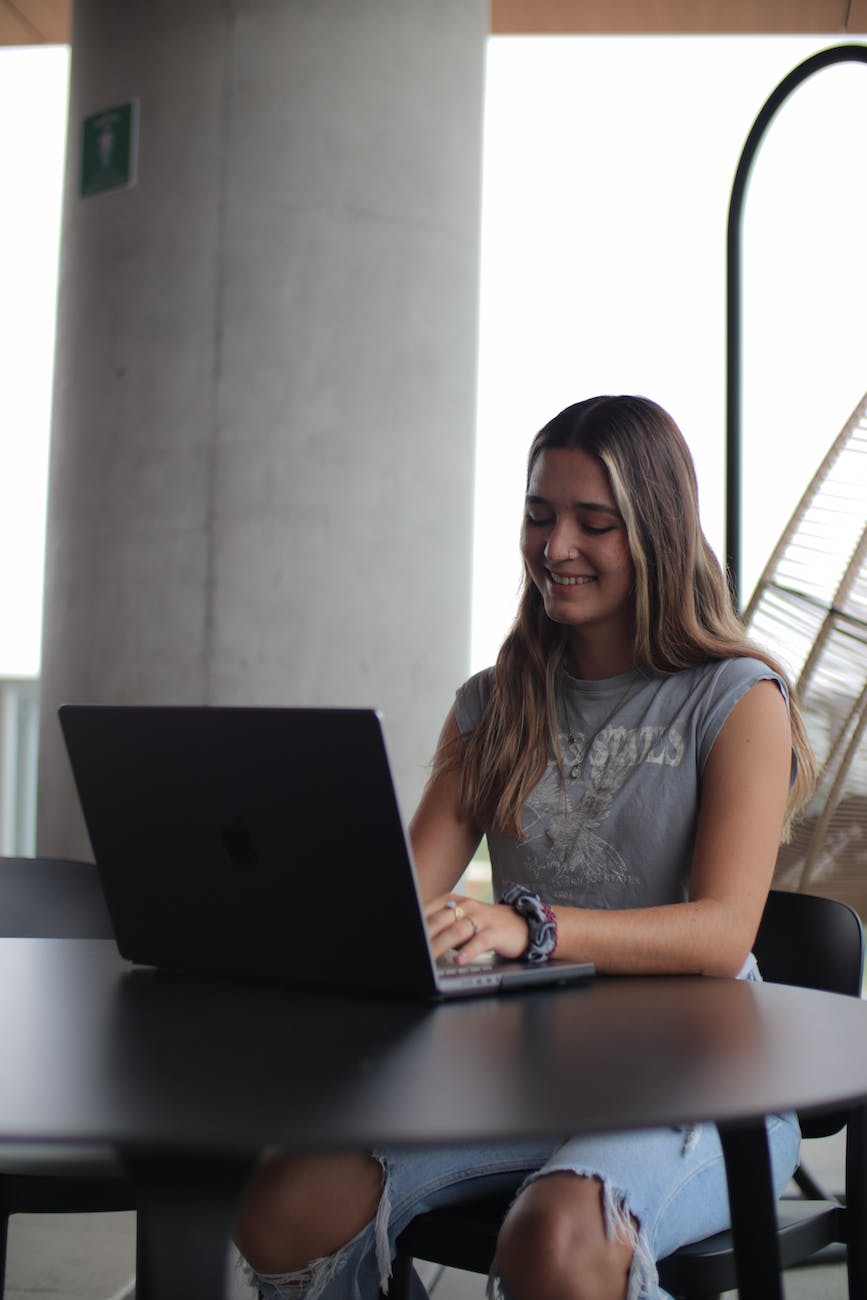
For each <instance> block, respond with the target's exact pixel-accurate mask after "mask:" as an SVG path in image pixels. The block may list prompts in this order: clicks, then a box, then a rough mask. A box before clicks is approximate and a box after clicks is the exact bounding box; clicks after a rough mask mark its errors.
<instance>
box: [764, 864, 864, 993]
mask: <svg viewBox="0 0 867 1300" xmlns="http://www.w3.org/2000/svg"><path fill="white" fill-rule="evenodd" d="M754 950H755V954H756V958H757V959H758V963H759V969H760V971H761V972H762V978H763V979H766V980H770V981H772V982H773V983H774V984H795V985H797V986H798V987H799V988H806V989H822V990H823V991H824V992H826V993H848V994H850V995H851V996H852V997H860V996H861V981H862V978H863V973H864V931H863V928H862V926H861V921H860V918H859V916H858V913H857V912H855V911H854V910H853V909H852V908H851V907H849V905H848V904H847V903H841V902H840V901H839V900H838V899H836V898H821V897H819V896H818V895H817V894H795V893H787V892H786V891H784V890H780V889H772V890H771V892H770V894H769V895H768V901H767V905H766V906H765V911H764V915H763V916H762V921H761V924H760V926H759V933H758V935H757V936H756V942H755V945H754Z"/></svg>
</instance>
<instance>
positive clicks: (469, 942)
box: [425, 894, 530, 966]
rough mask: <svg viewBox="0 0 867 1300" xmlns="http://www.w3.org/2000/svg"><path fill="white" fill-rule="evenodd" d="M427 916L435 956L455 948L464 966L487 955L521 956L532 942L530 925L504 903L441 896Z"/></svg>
mask: <svg viewBox="0 0 867 1300" xmlns="http://www.w3.org/2000/svg"><path fill="white" fill-rule="evenodd" d="M425 916H426V918H427V928H428V934H429V936H430V941H431V947H432V949H433V955H434V957H435V958H436V957H442V955H443V954H444V953H446V952H448V951H449V950H450V949H454V950H455V952H456V954H457V955H456V961H457V963H458V965H461V966H462V965H464V964H465V963H466V962H471V961H475V960H477V959H478V958H479V957H481V956H482V955H483V953H486V952H495V953H497V955H498V956H500V957H510V958H517V957H521V956H522V955H523V953H524V951H525V949H526V947H527V945H528V943H529V942H530V932H529V928H528V926H527V922H526V921H525V920H524V919H523V917H521V916H518V914H517V912H515V911H514V910H513V909H512V908H511V907H507V906H506V905H505V904H504V903H482V902H480V901H479V899H477V898H467V897H466V896H465V895H463V894H441V895H440V896H439V897H438V898H434V899H431V901H430V902H429V903H427V904H425Z"/></svg>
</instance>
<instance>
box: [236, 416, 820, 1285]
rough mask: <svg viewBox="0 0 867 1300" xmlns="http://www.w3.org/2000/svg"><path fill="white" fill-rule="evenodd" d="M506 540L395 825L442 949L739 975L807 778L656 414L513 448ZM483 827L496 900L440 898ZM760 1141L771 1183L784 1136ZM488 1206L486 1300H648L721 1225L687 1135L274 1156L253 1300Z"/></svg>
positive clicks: (788, 704) (544, 434) (788, 1142)
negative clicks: (526, 451)
mask: <svg viewBox="0 0 867 1300" xmlns="http://www.w3.org/2000/svg"><path fill="white" fill-rule="evenodd" d="M521 546H522V553H523V557H524V565H525V584H524V591H523V595H522V599H521V603H520V608H519V612H518V617H517V619H516V621H515V625H514V627H513V629H512V631H511V632H510V634H509V636H508V637H507V638H506V641H505V643H504V645H503V647H502V649H501V651H500V654H499V656H498V659H497V664H496V667H495V668H494V669H492V670H488V671H486V672H483V673H480V674H478V675H477V676H476V677H474V678H472V679H470V681H469V682H467V683H465V684H464V686H462V687H461V689H460V690H459V691H458V693H457V697H456V701H455V705H454V708H453V709H452V711H451V712H450V714H449V716H448V718H447V719H446V723H445V726H444V728H443V732H442V735H441V738H440V742H439V746H438V749H437V754H436V758H435V762H434V768H433V773H432V776H431V779H430V781H429V782H428V785H427V788H426V790H425V793H424V796H423V798H422V801H421V804H420V806H419V808H418V810H417V812H416V815H415V817H414V819H413V822H412V826H411V839H412V844H413V850H414V853H415V856H416V863H417V867H418V872H419V878H420V884H421V888H422V892H423V895H424V897H425V900H426V911H427V918H428V926H429V931H430V936H431V942H432V945H433V950H434V953H435V955H437V956H438V957H444V956H445V955H446V954H447V953H449V954H450V956H451V959H452V960H454V961H456V962H458V963H467V962H471V961H473V960H474V959H477V958H479V957H480V956H481V955H482V954H483V953H486V952H488V951H491V950H493V951H494V952H495V953H497V954H499V955H500V956H503V957H510V958H515V957H522V956H523V957H525V958H526V959H540V960H544V959H545V957H547V956H548V955H550V953H551V952H553V951H555V950H556V952H557V954H558V956H562V957H566V958H578V959H587V958H589V959H590V960H592V961H594V962H595V964H596V966H597V969H598V970H599V971H600V972H606V973H608V972H611V973H644V974H646V973H656V972H662V973H664V972H668V973H675V972H688V973H704V974H709V975H716V976H728V977H740V978H747V979H750V978H752V979H756V978H759V976H758V973H757V971H756V968H755V961H754V960H753V958H752V957H751V954H750V948H751V945H752V942H753V939H754V937H755V934H756V930H757V927H758V923H759V919H760V917H761V914H762V909H763V906H764V902H765V899H766V896H767V892H768V889H769V887H770V883H771V877H772V874H773V867H774V861H775V858H776V852H777V847H778V844H779V841H780V837H781V834H782V832H783V830H784V827H785V826H786V825H787V823H788V820H789V818H790V817H791V815H792V814H793V813H794V812H795V811H797V810H798V808H800V806H801V805H802V804H803V803H804V801H805V800H806V798H807V797H808V795H809V792H810V788H811V783H812V779H813V765H812V759H811V755H810V751H809V746H808V744H807V742H806V738H805V736H804V731H803V726H802V724H801V721H800V716H799V714H798V711H797V707H796V705H795V703H794V702H793V701H792V699H791V695H790V690H789V686H788V683H787V681H786V678H785V676H784V674H783V672H782V671H781V669H780V668H779V667H778V666H777V665H776V664H775V663H774V661H773V660H772V659H771V658H770V657H769V656H768V655H767V654H765V653H764V651H762V650H759V649H758V648H756V647H754V646H752V645H750V644H749V643H748V642H747V641H746V640H745V637H744V634H743V630H742V628H741V625H740V624H739V622H738V620H737V618H736V617H735V615H734V613H733V611H732V609H731V605H730V600H729V594H728V589H727V586H726V583H725V579H724V577H723V575H722V573H721V571H720V568H719V565H718V563H717V561H716V559H715V557H714V556H713V553H712V552H711V550H710V548H709V546H708V544H707V542H706V540H705V538H704V535H703V534H702V531H701V527H700V524H699V518H698V504H697V490H696V483H695V472H694V469H693V465H692V461H691V458H690V455H689V451H688V449H687V446H686V444H685V442H684V440H683V437H682V435H681V434H680V432H679V430H678V429H677V426H676V425H675V424H674V421H673V420H672V419H671V417H670V416H668V415H667V414H666V412H664V411H663V410H662V409H661V408H660V407H659V406H657V405H655V404H654V403H653V402H650V401H647V400H646V399H643V398H634V397H599V398H593V399H590V400H588V401H585V402H579V403H578V404H577V405H575V406H571V407H568V408H567V409H566V410H565V411H563V412H561V414H560V415H558V416H557V417H556V418H555V419H554V420H552V421H551V422H550V423H549V424H548V425H546V426H545V428H544V429H542V431H541V432H540V433H539V434H538V435H537V437H536V438H535V440H534V442H533V445H532V447H531V449H530V457H529V469H528V478H527V496H526V512H525V518H524V524H523V529H522V538H521ZM483 833H484V834H486V835H487V839H488V844H489V848H490V854H491V864H492V872H493V881H494V890H495V894H494V896H495V897H496V898H500V899H501V900H502V901H500V902H498V903H490V904H489V903H483V902H480V901H478V900H475V899H471V898H467V897H464V896H462V895H459V894H456V893H454V892H453V891H454V888H455V885H456V884H457V882H458V881H459V879H460V877H461V875H462V874H463V871H464V869H465V867H466V865H467V863H468V862H469V861H470V859H471V857H472V855H473V853H474V852H475V850H476V847H477V845H478V843H479V841H480V839H481V836H482V834H483ZM640 1068H641V1065H640V1062H638V1061H636V1069H640ZM768 1134H769V1142H770V1148H771V1158H772V1166H773V1171H774V1178H775V1183H776V1186H777V1188H778V1190H781V1189H782V1187H783V1186H785V1183H786V1182H787V1181H788V1178H789V1176H790V1175H791V1172H792V1170H793V1168H794V1166H795V1163H796V1161H797V1151H798V1132H797V1124H796V1122H795V1120H794V1118H793V1117H791V1116H773V1117H771V1118H770V1119H769V1120H768ZM500 1188H508V1189H514V1191H515V1193H516V1196H515V1199H514V1201H513V1204H512V1208H511V1209H510V1211H509V1213H508V1215H507V1217H506V1220H505V1222H504V1224H503V1227H502V1230H501V1233H500V1237H499V1241H498V1250H497V1260H496V1263H495V1267H494V1271H493V1274H492V1279H491V1289H492V1291H493V1292H499V1293H503V1294H506V1295H508V1296H511V1297H512V1298H513V1300H623V1298H624V1297H628V1300H638V1298H639V1297H641V1298H642V1300H644V1298H647V1300H651V1298H654V1297H659V1296H662V1295H663V1293H662V1292H661V1291H660V1290H659V1287H658V1284H657V1281H656V1268H655V1264H654V1260H655V1259H658V1258H661V1257H663V1256H664V1255H666V1254H668V1253H670V1251H672V1250H673V1249H675V1248H676V1247H677V1246H678V1245H681V1244H683V1243H684V1242H686V1241H690V1240H695V1239H697V1238H699V1237H703V1236H705V1235H707V1234H708V1233H711V1232H714V1231H717V1230H719V1229H720V1228H722V1227H725V1226H727V1224H728V1202H727V1193H726V1185H725V1171H724V1166H723V1161H722V1154H721V1150H720V1144H719V1139H718V1136H717V1133H716V1130H715V1128H714V1127H713V1126H711V1125H706V1126H703V1127H702V1128H700V1129H696V1128H693V1129H689V1130H681V1131H675V1130H671V1131H668V1130H654V1131H652V1132H642V1133H631V1134H629V1133H627V1134H622V1135H615V1136H603V1137H597V1138H577V1139H567V1140H566V1141H551V1142H547V1143H546V1142H527V1143H521V1144H512V1145H510V1146H508V1147H504V1146H492V1147H484V1148H483V1147H478V1148H472V1149H467V1148H465V1147H464V1148H461V1149H460V1150H440V1149H437V1150H431V1151H414V1152H390V1151H387V1152H378V1153H376V1154H370V1153H361V1152H356V1153H347V1154H345V1155H337V1156H331V1157H311V1158H294V1157H282V1156H275V1157H272V1158H271V1159H269V1160H267V1161H265V1162H263V1164H262V1166H261V1167H260V1169H259V1170H258V1172H257V1174H256V1176H255V1177H254V1180H253V1183H252V1185H251V1188H250V1190H249V1193H248V1196H247V1198H246V1201H245V1205H244V1209H243V1213H242V1216H241V1220H240V1225H239V1233H238V1243H239V1246H240V1248H241V1250H242V1252H243V1253H244V1255H245V1256H246V1258H247V1259H249V1260H250V1261H251V1263H252V1264H253V1266H254V1267H255V1269H256V1282H257V1285H258V1286H259V1288H260V1291H261V1292H262V1294H263V1295H264V1296H266V1297H271V1296H284V1295H285V1296H301V1295H304V1296H306V1297H309V1298H310V1300H315V1297H317V1296H320V1295H322V1296H326V1297H334V1298H335V1300H336V1298H337V1297H340V1298H341V1300H346V1298H350V1297H351V1298H353V1300H368V1298H369V1300H373V1297H375V1296H376V1294H377V1289H378V1287H379V1285H380V1284H381V1283H382V1284H383V1285H384V1284H385V1282H386V1280H387V1277H388V1272H389V1257H390V1251H391V1249H392V1246H393V1242H394V1238H395V1236H396V1235H397V1233H398V1232H399V1231H400V1230H401V1229H402V1228H403V1226H404V1225H405V1224H406V1223H407V1222H408V1221H409V1219H411V1218H412V1216H413V1214H414V1213H418V1212H420V1211H421V1210H424V1209H428V1208H431V1207H433V1206H434V1205H439V1204H443V1203H448V1202H454V1201H459V1200H460V1199H461V1197H462V1196H466V1195H468V1194H470V1195H474V1194H477V1193H478V1192H479V1191H481V1190H484V1189H488V1190H492V1191H493V1190H496V1189H500ZM422 1294H423V1291H422V1289H421V1287H420V1284H419V1295H422Z"/></svg>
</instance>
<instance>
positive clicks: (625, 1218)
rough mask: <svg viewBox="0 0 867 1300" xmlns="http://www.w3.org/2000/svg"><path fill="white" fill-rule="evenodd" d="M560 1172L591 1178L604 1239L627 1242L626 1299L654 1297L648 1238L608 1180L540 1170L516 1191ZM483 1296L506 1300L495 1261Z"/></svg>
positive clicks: (654, 1279)
mask: <svg viewBox="0 0 867 1300" xmlns="http://www.w3.org/2000/svg"><path fill="white" fill-rule="evenodd" d="M563 1173H567V1174H573V1175H574V1176H575V1177H576V1178H592V1179H593V1180H594V1181H595V1182H597V1183H599V1185H600V1186H601V1188H602V1219H603V1223H604V1225H605V1236H606V1238H607V1239H608V1240H609V1241H614V1240H615V1238H618V1237H619V1238H620V1240H621V1241H625V1242H626V1243H627V1245H628V1246H629V1248H630V1249H631V1251H632V1262H631V1264H630V1266H629V1281H628V1285H627V1291H626V1300H645V1297H647V1296H652V1295H655V1293H656V1286H657V1282H658V1274H657V1271H656V1261H655V1259H654V1258H653V1255H652V1254H651V1252H650V1247H649V1246H648V1244H647V1238H646V1237H645V1235H644V1233H643V1232H642V1231H641V1229H640V1227H638V1228H637V1227H636V1226H635V1222H634V1220H633V1216H632V1214H631V1213H630V1210H629V1206H628V1204H627V1201H626V1195H625V1193H624V1192H621V1191H620V1190H619V1189H617V1188H615V1187H612V1186H611V1184H610V1182H609V1181H608V1180H607V1179H605V1178H602V1177H601V1175H600V1174H598V1173H596V1172H595V1171H594V1170H592V1169H586V1170H585V1169H546V1170H544V1171H542V1170H540V1171H539V1172H538V1173H535V1174H531V1176H530V1177H529V1178H528V1179H527V1181H526V1182H525V1183H524V1186H523V1187H522V1188H521V1189H520V1191H519V1192H518V1196H520V1194H521V1192H522V1191H523V1190H524V1188H526V1187H529V1186H530V1184H531V1183H534V1182H536V1181H537V1180H538V1179H540V1178H548V1177H550V1176H551V1174H563ZM516 1199H517V1197H516ZM485 1294H486V1296H487V1300H507V1296H506V1292H505V1290H504V1287H503V1283H502V1279H501V1278H500V1275H499V1272H498V1269H497V1261H496V1259H495V1260H494V1262H493V1264H492V1265H491V1271H490V1273H489V1274H488V1284H487V1288H486V1292H485Z"/></svg>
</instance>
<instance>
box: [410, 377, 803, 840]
mask: <svg viewBox="0 0 867 1300" xmlns="http://www.w3.org/2000/svg"><path fill="white" fill-rule="evenodd" d="M548 448H558V449H559V448H565V449H578V450H581V451H585V452H588V453H589V454H590V455H592V456H595V457H596V458H597V460H599V461H600V462H601V464H602V465H603V466H604V468H605V470H606V471H607V474H608V478H609V481H610V484H611V490H612V493H613V495H614V499H615V501H616V503H617V507H618V509H619V510H620V513H621V515H622V517H623V521H624V524H625V527H626V535H627V540H628V543H629V549H630V552H631V555H632V561H633V564H634V566H635V659H636V663H637V664H638V665H639V666H642V667H646V668H649V669H651V670H652V671H653V672H655V673H659V674H671V673H675V672H679V671H681V670H682V669H684V668H690V667H693V666H695V665H697V664H702V663H707V662H708V661H710V660H715V659H731V658H742V657H751V658H755V659H759V660H761V661H762V662H763V663H765V664H767V665H768V667H770V668H771V669H772V670H773V671H774V672H775V673H778V674H779V675H780V677H781V678H782V679H783V681H784V682H786V685H787V687H788V689H789V707H790V716H791V727H792V745H793V748H794V751H795V755H796V757H797V775H796V778H795V782H794V785H793V787H792V790H791V792H790V798H789V810H788V812H789V816H788V819H787V826H788V821H790V820H791V817H792V816H793V815H794V814H795V813H796V812H797V811H799V810H800V809H801V808H802V807H803V806H804V805H805V803H806V802H807V800H808V799H809V796H810V793H811V791H812V788H813V784H814V781H815V765H814V761H813V755H812V752H811V750H810V745H809V742H808V740H807V736H806V732H805V730H804V725H803V721H802V719H801V714H800V711H799V709H798V706H797V702H796V700H795V698H794V695H793V692H792V687H791V683H790V682H789V680H788V678H787V676H786V674H785V672H784V670H783V669H782V667H781V665H780V664H778V663H777V661H776V660H775V659H774V658H773V656H772V655H770V654H768V652H767V651H766V650H764V649H763V648H762V647H760V646H757V645H754V644H753V643H752V642H750V641H749V640H748V639H747V637H746V634H745V632H744V628H743V624H742V623H741V621H740V619H739V618H738V616H737V614H736V613H735V610H734V608H733V606H732V602H731V594H730V592H729V587H728V583H727V582H726V579H725V577H724V575H723V572H722V569H721V568H720V565H719V562H718V560H717V558H716V556H715V555H714V553H713V551H712V550H711V548H710V546H709V544H708V542H707V539H706V538H705V536H704V533H703V532H702V529H701V523H700V520H699V513H698V486H697V483H696V477H695V468H694V466H693V462H692V457H691V455H690V452H689V448H688V447H687V445H686V442H685V440H684V437H683V435H682V433H681V432H680V430H679V429H678V427H677V425H676V424H675V422H674V420H673V419H672V418H671V416H670V415H669V414H668V413H667V412H666V411H664V410H663V409H662V407H661V406H658V405H657V404H656V403H655V402H651V401H649V400H648V399H647V398H643V397H594V398H589V399H588V400H586V401H583V402H578V403H576V404H575V405H574V406H569V407H567V408H566V409H565V410H564V411H561V412H560V414H559V415H557V416H555V417H554V419H553V420H551V421H550V422H549V423H548V424H546V425H545V427H544V428H543V429H542V430H540V432H539V433H538V434H537V435H536V437H535V438H534V439H533V443H532V446H531V447H530V454H529V460H528V466H527V481H528V482H529V479H530V475H531V473H532V471H533V466H534V465H535V463H536V460H537V458H538V457H539V455H540V454H541V453H542V452H543V451H545V450H546V449H548ZM566 634H567V629H566V628H565V627H563V626H561V625H559V624H556V623H554V622H552V621H551V619H549V618H548V616H547V614H546V613H545V609H544V605H543V602H542V597H541V594H540V592H539V590H538V588H537V587H536V585H535V583H534V582H533V581H532V580H531V578H530V576H529V574H528V573H527V572H526V571H525V574H524V587H523V592H522V595H521V600H520V604H519V607H518V613H517V616H516V618H515V622H514V624H513V626H512V628H511V631H510V632H509V634H508V636H507V637H506V639H505V641H504V642H503V645H502V647H501V649H500V652H499V655H498V656H497V662H496V665H495V669H494V680H493V685H492V689H491V693H490V696H489V698H488V701H487V704H486V706H485V709H484V712H483V714H482V717H481V719H480V721H479V724H478V726H477V727H476V728H475V730H474V731H473V732H472V734H471V735H470V736H469V737H468V738H467V739H466V742H464V741H462V740H460V739H456V740H455V742H454V744H453V745H452V746H447V747H446V749H445V750H444V751H443V753H441V754H440V756H439V759H438V762H437V765H436V768H435V772H434V775H436V773H437V772H438V771H441V770H443V769H447V770H451V769H454V768H455V767H456V768H458V770H459V773H460V787H459V788H460V799H461V804H462V808H463V810H464V811H465V812H466V814H467V815H468V816H469V817H470V819H471V820H472V821H473V822H474V824H475V825H477V826H479V827H481V828H482V829H492V828H494V827H496V828H497V829H498V830H502V831H506V832H508V833H511V834H514V835H519V836H520V835H521V834H522V830H521V824H520V817H521V809H522V808H523V806H524V804H525V802H526V800H527V797H528V795H529V794H530V791H531V790H532V789H533V787H534V786H535V785H536V784H537V783H538V781H539V780H540V779H541V777H542V774H543V773H544V771H545V768H546V765H547V763H548V759H549V755H550V753H551V752H552V750H553V752H554V753H557V752H558V749H559V742H558V728H557V713H556V708H557V703H556V701H557V678H558V675H559V673H560V671H561V668H562V664H563V659H564V655H565V649H566Z"/></svg>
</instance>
